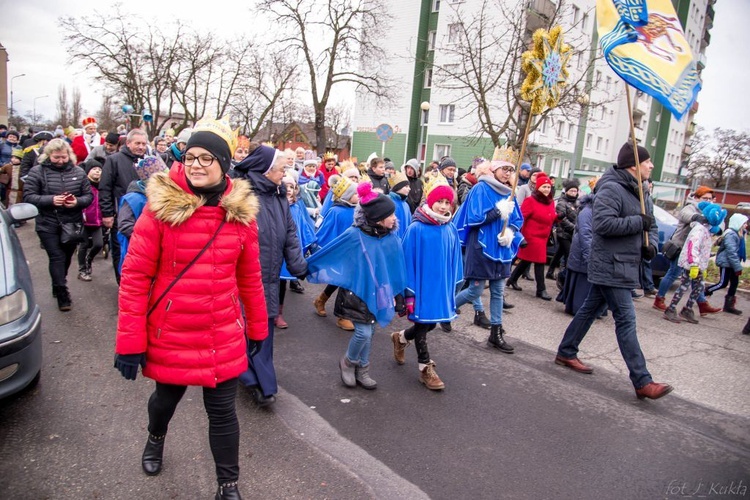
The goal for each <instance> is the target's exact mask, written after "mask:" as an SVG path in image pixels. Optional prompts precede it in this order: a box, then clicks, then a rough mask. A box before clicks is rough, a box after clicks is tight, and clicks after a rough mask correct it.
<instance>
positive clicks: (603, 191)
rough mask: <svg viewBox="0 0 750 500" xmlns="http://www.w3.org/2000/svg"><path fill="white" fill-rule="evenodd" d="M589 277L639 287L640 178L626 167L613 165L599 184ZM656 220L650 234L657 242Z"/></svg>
mask: <svg viewBox="0 0 750 500" xmlns="http://www.w3.org/2000/svg"><path fill="white" fill-rule="evenodd" d="M595 192H596V198H595V199H594V205H593V207H592V208H593V219H592V224H591V227H592V231H593V238H592V240H591V254H590V258H589V264H588V280H589V282H591V283H592V284H595V285H603V286H608V287H613V288H639V287H640V275H641V272H640V267H641V247H642V246H643V244H644V241H643V220H642V219H641V216H640V213H641V204H640V199H639V196H638V181H637V180H636V178H635V177H633V175H631V174H630V172H629V171H627V170H620V169H616V168H614V167H613V168H610V169H609V170H607V171H606V172H605V173H604V175H602V178H601V179H600V180H599V182H598V183H597V184H596V190H595ZM654 236H656V238H658V229H657V228H656V224H655V223H654V224H653V226H652V231H651V232H650V233H649V238H650V239H651V240H652V241H650V243H651V244H655V243H657V241H658V240H657V239H654Z"/></svg>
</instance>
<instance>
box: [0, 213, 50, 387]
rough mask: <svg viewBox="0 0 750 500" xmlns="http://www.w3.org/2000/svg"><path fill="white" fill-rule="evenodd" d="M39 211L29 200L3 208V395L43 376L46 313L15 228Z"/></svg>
mask: <svg viewBox="0 0 750 500" xmlns="http://www.w3.org/2000/svg"><path fill="white" fill-rule="evenodd" d="M37 214H38V211H37V208H36V207H35V206H34V205H29V204H28V203H19V204H17V205H12V206H11V207H10V209H8V210H5V209H4V208H1V207H0V398H4V397H7V396H10V395H11V394H15V393H16V392H19V391H21V390H23V389H25V388H26V387H30V386H33V385H35V384H36V383H37V382H38V381H39V377H40V375H41V370H42V315H41V313H40V311H39V306H38V305H37V303H36V300H35V298H34V287H33V285H32V283H31V273H30V272H29V265H28V264H27V262H26V257H25V256H24V254H23V248H22V247H21V242H20V241H18V236H17V235H16V230H15V229H14V228H13V224H14V223H17V222H21V221H24V220H27V219H33V218H34V217H36V215H37Z"/></svg>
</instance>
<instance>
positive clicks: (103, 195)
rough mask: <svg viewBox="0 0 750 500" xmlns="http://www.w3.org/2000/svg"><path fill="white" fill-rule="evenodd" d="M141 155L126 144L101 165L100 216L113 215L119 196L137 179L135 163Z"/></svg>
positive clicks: (115, 212)
mask: <svg viewBox="0 0 750 500" xmlns="http://www.w3.org/2000/svg"><path fill="white" fill-rule="evenodd" d="M141 158H143V157H142V156H136V155H135V154H133V153H132V152H131V151H130V149H128V147H127V146H123V147H122V149H120V151H119V152H117V153H114V154H112V155H109V156H108V157H107V159H106V160H105V161H104V166H102V177H101V180H100V181H99V208H101V210H102V217H114V216H115V215H116V214H117V207H118V206H119V204H120V198H122V197H123V196H124V195H125V193H127V192H128V186H130V183H131V182H133V181H137V180H138V179H139V177H138V173H137V172H136V171H135V165H136V164H137V163H138V160H140V159H141Z"/></svg>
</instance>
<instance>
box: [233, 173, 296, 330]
mask: <svg viewBox="0 0 750 500" xmlns="http://www.w3.org/2000/svg"><path fill="white" fill-rule="evenodd" d="M242 167H243V166H242V164H241V163H240V164H239V165H237V166H235V169H234V174H233V175H234V177H239V178H243V179H247V180H248V181H249V182H250V184H251V185H252V186H253V191H254V192H255V196H256V197H257V198H258V201H259V202H260V211H259V212H258V217H257V219H256V222H257V224H258V243H259V246H260V269H261V274H262V277H263V289H264V291H265V295H266V310H267V311H268V317H269V318H275V317H276V316H278V314H279V280H280V278H279V274H280V273H281V264H282V263H283V262H284V261H286V267H287V269H288V270H289V272H290V273H291V274H292V276H304V275H306V274H307V261H305V259H304V258H303V257H302V247H301V246H300V243H299V238H298V237H297V225H296V224H295V223H294V219H292V215H291V213H290V212H289V202H288V201H287V199H286V187H284V186H283V185H282V186H277V185H276V184H274V183H273V182H271V181H269V180H268V179H267V178H266V177H265V176H264V175H263V174H260V173H258V172H253V171H247V170H243V168H242Z"/></svg>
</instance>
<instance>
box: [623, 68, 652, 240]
mask: <svg viewBox="0 0 750 500" xmlns="http://www.w3.org/2000/svg"><path fill="white" fill-rule="evenodd" d="M623 82H624V83H625V97H626V98H627V101H628V118H629V119H630V138H631V141H632V143H633V154H634V156H635V172H636V179H638V197H639V198H640V201H641V213H642V214H644V215H645V214H646V202H645V200H644V196H643V178H642V177H641V162H640V160H639V159H638V142H637V141H636V139H635V122H634V121H633V105H632V103H631V100H630V85H628V83H627V82H625V81H624V80H623ZM643 241H644V242H645V244H646V246H648V231H644V232H643Z"/></svg>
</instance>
